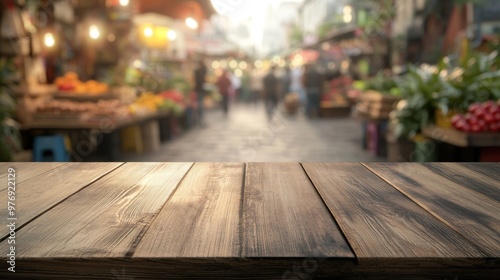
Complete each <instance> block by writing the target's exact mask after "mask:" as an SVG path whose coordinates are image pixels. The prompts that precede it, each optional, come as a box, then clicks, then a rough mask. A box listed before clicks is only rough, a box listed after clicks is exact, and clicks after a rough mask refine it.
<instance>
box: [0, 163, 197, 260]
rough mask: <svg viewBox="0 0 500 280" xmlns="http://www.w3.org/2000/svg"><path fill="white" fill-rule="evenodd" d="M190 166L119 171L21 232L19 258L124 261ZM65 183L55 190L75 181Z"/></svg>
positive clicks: (131, 165) (125, 167) (130, 166)
mask: <svg viewBox="0 0 500 280" xmlns="http://www.w3.org/2000/svg"><path fill="white" fill-rule="evenodd" d="M191 165H192V164H190V163H168V164H167V163H127V164H125V165H123V166H121V167H120V168H118V169H117V170H115V171H113V172H111V173H110V174H108V175H107V176H105V177H104V178H102V179H101V180H99V181H97V182H95V183H93V184H92V185H90V186H89V187H87V188H85V189H83V190H82V191H80V192H78V193H77V194H75V195H73V196H71V197H69V198H68V199H66V200H65V201H64V202H63V203H61V204H59V205H58V206H56V207H54V208H53V209H51V210H50V211H49V212H47V213H45V214H44V215H42V216H41V217H39V218H38V219H36V220H34V221H33V222H31V223H29V224H28V225H27V226H26V227H24V228H22V229H21V230H20V231H19V232H18V233H17V237H16V238H17V239H18V240H22V246H19V247H18V251H17V255H18V257H19V258H64V257H73V258H90V257H96V258H98V257H110V258H112V257H126V256H127V255H128V254H130V253H131V252H133V249H134V247H135V246H136V245H137V243H138V242H139V241H140V239H141V238H142V235H143V234H144V231H145V230H147V228H148V226H149V225H150V222H151V220H152V218H153V217H154V216H155V215H156V214H157V213H158V212H159V210H160V209H161V207H162V206H163V205H164V204H165V202H166V201H167V199H168V198H169V197H170V195H171V193H172V192H173V190H174V189H175V187H176V186H177V185H178V183H179V182H180V181H181V179H182V178H183V176H184V175H185V174H186V172H187V171H188V170H189V168H190V167H191ZM90 166H91V165H88V164H85V165H83V166H82V167H83V168H90ZM95 169H97V168H95ZM82 177H85V178H86V179H87V180H88V177H86V176H82ZM66 178H67V180H68V181H67V182H66V183H65V184H63V183H61V184H59V185H60V186H64V187H70V186H71V185H72V184H73V181H74V180H75V178H71V177H66ZM4 243H5V242H4ZM4 243H2V247H3V248H5V247H4V245H5V244H4Z"/></svg>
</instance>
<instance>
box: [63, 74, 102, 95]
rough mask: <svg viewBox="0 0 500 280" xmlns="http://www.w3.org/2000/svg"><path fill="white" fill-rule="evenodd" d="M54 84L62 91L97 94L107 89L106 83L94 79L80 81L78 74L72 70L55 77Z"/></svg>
mask: <svg viewBox="0 0 500 280" xmlns="http://www.w3.org/2000/svg"><path fill="white" fill-rule="evenodd" d="M55 84H56V86H57V89H58V90H59V91H61V92H64V93H74V94H90V95H99V94H105V93H108V91H109V87H108V85H106V84H104V83H100V82H97V81H94V80H90V81H88V82H82V81H80V79H79V78H78V74H76V73H74V72H68V73H66V75H64V76H63V77H59V78H57V79H56V81H55Z"/></svg>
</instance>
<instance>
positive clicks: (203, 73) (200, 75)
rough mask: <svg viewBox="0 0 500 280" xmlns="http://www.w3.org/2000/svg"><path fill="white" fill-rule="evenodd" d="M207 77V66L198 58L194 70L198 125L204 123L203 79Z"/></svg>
mask: <svg viewBox="0 0 500 280" xmlns="http://www.w3.org/2000/svg"><path fill="white" fill-rule="evenodd" d="M206 78H207V66H206V65H205V63H204V62H203V60H200V61H199V62H198V67H197V68H196V70H195V72H194V80H195V92H196V95H197V97H198V120H199V123H200V125H202V126H204V125H205V119H204V107H205V102H204V101H205V88H204V86H205V81H206Z"/></svg>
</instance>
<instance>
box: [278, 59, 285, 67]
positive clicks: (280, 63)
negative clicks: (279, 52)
mask: <svg viewBox="0 0 500 280" xmlns="http://www.w3.org/2000/svg"><path fill="white" fill-rule="evenodd" d="M278 66H279V67H285V66H286V61H284V60H281V61H280V62H279V63H278Z"/></svg>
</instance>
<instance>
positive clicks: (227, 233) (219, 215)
mask: <svg viewBox="0 0 500 280" xmlns="http://www.w3.org/2000/svg"><path fill="white" fill-rule="evenodd" d="M243 172H244V164H243V163H196V164H195V165H194V166H193V168H192V169H191V170H190V171H189V173H188V174H187V176H186V177H185V178H184V180H183V181H182V184H181V185H180V186H179V187H178V188H177V190H176V192H175V193H174V195H173V196H172V197H171V199H170V200H169V201H168V203H167V204H166V205H165V207H164V208H163V209H162V211H161V212H160V214H159V215H158V217H157V218H156V219H155V221H154V222H153V224H152V225H151V227H150V228H149V230H148V232H147V233H146V235H145V236H144V238H143V239H142V241H141V243H140V244H139V246H138V247H137V250H136V252H135V254H134V256H133V257H134V258H160V257H163V258H169V257H178V258H198V257H200V258H201V257H207V258H212V257H218V258H233V257H238V256H239V251H240V246H241V245H240V240H239V221H240V206H241V189H242V186H243V177H244V175H243Z"/></svg>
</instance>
